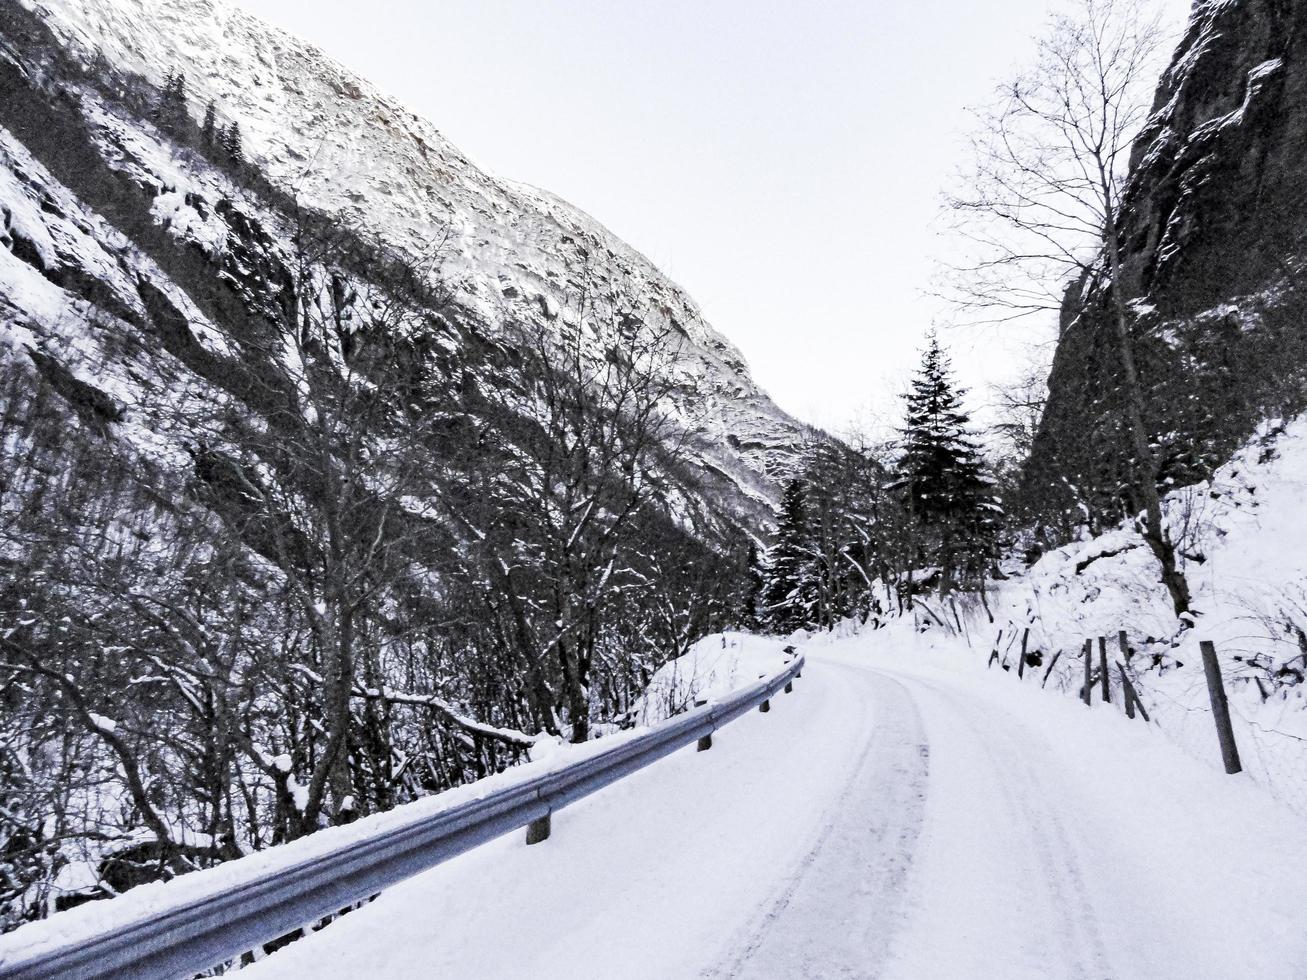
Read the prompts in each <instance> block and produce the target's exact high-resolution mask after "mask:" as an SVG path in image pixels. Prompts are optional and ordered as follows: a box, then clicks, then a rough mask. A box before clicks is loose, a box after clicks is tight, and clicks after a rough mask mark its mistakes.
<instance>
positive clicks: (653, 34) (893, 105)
mask: <svg viewBox="0 0 1307 980" xmlns="http://www.w3.org/2000/svg"><path fill="white" fill-rule="evenodd" d="M241 2H242V3H244V4H245V6H246V7H247V9H249V10H251V11H253V12H254V13H256V14H258V15H260V16H262V17H263V18H265V19H266V20H269V21H271V22H273V23H275V24H278V25H280V26H282V27H284V28H286V29H288V30H290V31H291V32H292V33H295V34H298V35H299V36H301V37H303V38H306V39H307V40H309V41H311V42H313V43H315V44H317V45H318V46H319V47H321V48H322V49H324V50H325V51H326V52H327V53H328V54H330V55H331V56H333V57H334V58H336V59H337V60H338V61H340V62H342V63H344V64H345V65H347V66H349V67H350V68H352V69H354V70H355V71H357V72H359V73H360V74H362V75H364V76H366V77H368V78H370V79H371V80H372V81H373V82H375V83H377V84H378V85H379V86H380V87H381V88H382V89H384V90H385V91H387V92H389V93H390V94H392V95H394V96H396V97H398V98H399V99H400V100H401V101H403V102H405V103H407V104H408V105H409V106H410V107H411V108H412V109H413V110H414V111H415V112H417V113H419V114H421V115H424V116H426V117H427V118H429V119H431V120H432V122H434V123H435V125H436V126H437V128H439V129H440V130H441V131H442V132H443V133H444V134H445V135H446V136H447V137H448V138H449V139H450V140H452V141H453V142H454V143H455V144H456V145H457V146H459V147H460V148H461V149H462V150H463V151H464V152H466V153H467V154H468V155H469V156H470V157H471V158H472V159H473V160H475V161H476V162H477V163H478V164H479V165H481V166H482V167H484V168H485V169H488V170H490V171H491V172H493V173H496V174H499V175H501V176H504V177H511V178H514V179H517V180H522V181H526V182H527V183H531V184H535V185H537V186H540V187H544V188H547V189H549V190H551V191H553V192H554V193H556V194H559V195H560V196H562V197H564V198H566V199H568V200H569V201H571V202H572V203H574V204H576V205H578V206H579V207H581V208H583V209H584V210H586V211H588V212H589V213H590V214H592V215H594V216H595V217H596V218H598V219H599V220H600V221H601V222H603V223H604V224H606V225H607V226H608V227H609V228H611V229H612V230H613V231H614V232H616V233H617V234H618V235H619V236H620V237H622V238H623V239H625V240H626V241H628V242H630V243H631V244H632V245H634V246H635V247H637V248H639V249H640V250H641V251H643V252H644V253H645V254H646V255H648V256H649V257H650V258H651V259H653V261H654V262H655V263H657V264H658V265H659V266H660V267H661V268H662V269H663V270H664V271H665V272H667V273H669V274H670V275H671V276H672V277H673V278H674V279H675V280H677V281H678V282H679V283H680V284H681V285H682V286H684V287H686V288H687V289H688V290H689V292H690V294H691V295H692V296H694V297H695V299H696V300H698V302H699V303H700V305H701V306H702V308H703V311H704V314H705V316H706V317H707V318H708V320H709V321H710V322H711V323H712V324H713V325H714V326H715V327H716V328H717V329H718V330H720V331H721V332H722V333H724V334H726V336H727V337H729V338H730V339H731V340H732V341H734V342H735V343H736V344H737V345H738V346H739V347H740V348H741V349H742V350H743V352H744V355H745V357H746V358H747V359H748V361H749V364H750V365H751V366H752V368H753V371H754V375H755V377H756V378H757V379H758V381H759V382H760V383H761V384H762V385H763V387H765V388H766V389H767V390H768V391H769V392H770V393H771V394H772V396H773V397H774V398H775V399H776V400H777V401H778V402H779V403H780V404H781V405H782V406H783V407H784V408H786V409H788V410H789V411H791V412H792V413H794V414H796V415H798V416H800V417H802V418H805V419H807V420H809V421H812V422H815V423H817V424H819V425H823V426H825V427H827V428H832V429H835V430H842V429H844V428H845V427H846V426H847V425H848V424H849V423H850V422H852V421H855V420H856V421H858V422H861V423H864V424H865V423H866V422H868V421H872V422H874V421H875V420H876V418H875V417H876V416H879V417H880V419H881V421H882V423H883V421H884V420H885V418H886V416H888V415H891V414H894V413H897V404H896V395H897V393H898V391H899V390H901V388H902V386H903V383H904V381H905V379H906V378H907V377H908V376H909V375H910V373H911V371H912V369H913V368H914V366H915V363H916V360H917V351H918V348H919V346H920V344H921V340H922V336H923V334H924V332H925V331H926V330H927V329H928V328H929V327H930V326H931V325H932V323H938V324H939V325H940V326H947V324H948V311H947V310H946V309H944V308H942V307H941V306H940V304H939V303H938V302H937V301H935V300H933V299H931V298H929V297H928V296H926V295H924V293H925V291H926V290H927V289H928V287H929V283H930V279H931V274H932V263H931V256H932V255H933V254H937V253H938V251H939V247H938V241H937V237H936V236H937V234H938V228H937V226H936V222H935V219H936V218H937V216H938V213H939V195H940V192H941V190H942V188H943V187H944V185H945V184H946V182H947V180H948V178H949V176H950V174H951V173H952V172H953V171H954V170H955V169H956V168H957V166H958V165H959V163H960V162H961V161H962V158H963V157H962V155H963V140H962V137H963V135H964V133H965V131H966V127H967V117H966V115H965V111H964V109H965V107H966V106H967V105H971V104H975V103H977V102H980V101H984V100H985V98H986V96H987V94H988V92H989V91H990V90H991V89H992V87H993V84H994V83H995V82H996V81H998V80H999V79H1001V78H1002V77H1003V76H1005V75H1008V74H1010V72H1011V71H1012V69H1013V68H1015V67H1018V66H1020V65H1021V64H1022V63H1024V62H1025V61H1026V60H1028V54H1029V52H1030V51H1031V38H1032V36H1033V35H1035V34H1036V33H1038V32H1039V30H1040V27H1041V25H1042V23H1043V22H1044V19H1045V18H1046V16H1047V13H1048V11H1049V9H1050V8H1051V7H1052V5H1053V0H999V2H990V3H977V2H975V0H897V2H892V3H886V2H874V0H816V2H801V0H789V2H769V0H649V2H626V0H384V2H374V3H371V4H360V3H359V2H358V0H241ZM1166 2H1167V3H1168V4H1170V5H1172V6H1173V7H1174V8H1175V10H1176V12H1177V14H1181V13H1183V12H1184V11H1185V10H1187V8H1188V0H1166ZM1048 329H1049V330H1050V331H1051V327H1048ZM943 337H944V339H945V341H946V343H948V344H949V346H950V347H951V348H952V350H953V354H954V363H955V365H956V367H957V368H958V370H959V373H960V374H961V375H962V378H963V381H964V383H966V384H967V385H969V386H970V387H971V388H972V389H973V394H972V396H971V399H970V401H971V403H972V404H973V407H975V408H977V409H982V410H983V404H984V402H985V400H986V397H985V396H986V393H985V390H984V388H985V385H986V384H987V383H988V382H990V381H996V380H1001V379H1003V378H1005V377H1007V376H1008V374H1009V373H1010V371H1011V369H1012V362H1013V360H1014V358H1015V357H1017V356H1019V352H1020V349H1021V346H1022V340H1021V339H1020V338H1016V337H1012V336H1011V335H1010V334H998V333H996V332H994V331H992V330H985V331H978V330H976V329H975V328H972V329H969V330H967V329H959V330H954V331H950V330H945V331H944V332H943ZM869 416H870V417H869Z"/></svg>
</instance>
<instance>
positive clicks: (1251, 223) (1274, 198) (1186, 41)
mask: <svg viewBox="0 0 1307 980" xmlns="http://www.w3.org/2000/svg"><path fill="white" fill-rule="evenodd" d="M1122 225H1123V240H1124V241H1125V242H1126V243H1127V250H1126V255H1125V259H1126V270H1127V275H1128V279H1127V288H1128V289H1129V291H1130V293H1131V295H1133V296H1134V297H1136V300H1135V309H1136V312H1137V314H1138V319H1137V325H1136V329H1137V334H1138V338H1139V342H1140V346H1141V348H1142V350H1143V358H1142V362H1143V363H1142V367H1143V371H1144V377H1145V381H1146V383H1147V384H1148V386H1149V389H1150V399H1149V401H1150V415H1151V418H1150V424H1151V427H1152V429H1153V432H1154V436H1155V438H1156V439H1157V442H1158V445H1159V447H1160V449H1161V453H1162V457H1163V460H1164V468H1163V473H1162V479H1163V481H1164V482H1165V483H1167V484H1176V483H1183V482H1189V481H1191V480H1193V479H1198V478H1202V477H1204V476H1206V475H1207V474H1208V473H1209V472H1210V471H1211V469H1212V467H1214V466H1215V465H1219V464H1220V463H1221V462H1223V461H1224V460H1225V459H1226V458H1228V456H1229V454H1230V453H1231V452H1232V451H1233V450H1234V448H1235V447H1236V446H1237V445H1238V444H1239V443H1240V442H1241V441H1242V440H1243V439H1245V438H1246V437H1247V435H1248V434H1249V433H1250V432H1251V430H1252V428H1253V426H1254V425H1255V424H1256V422H1257V421H1258V420H1259V419H1262V418H1266V417H1274V416H1276V415H1279V414H1282V413H1287V412H1293V411H1296V410H1299V409H1301V408H1302V406H1303V404H1304V391H1305V390H1307V388H1305V384H1307V326H1305V325H1304V324H1307V319H1305V318H1307V296H1304V294H1303V290H1302V285H1303V264H1304V258H1305V257H1307V3H1303V2H1301V0H1206V2H1201V0H1200V2H1198V3H1197V4H1196V5H1195V7H1194V11H1193V14H1192V16H1191V19H1190V22H1189V25H1188V29H1187V30H1186V32H1185V35H1184V38H1183V40H1182V42H1181V44H1180V46H1179V48H1178V50H1177V51H1176V54H1175V57H1174V59H1173V61H1172V63H1171V66H1170V68H1169V69H1168V70H1167V72H1166V73H1165V75H1164V76H1163V78H1162V79H1161V82H1160V85H1159V88H1158V92H1157V98H1156V102H1155V105H1154V111H1153V115H1152V118H1151V120H1150V122H1149V124H1148V126H1147V127H1146V129H1145V130H1144V132H1143V134H1142V135H1141V137H1140V139H1139V140H1138V141H1137V143H1136V145H1135V147H1134V152H1133V156H1132V161H1131V175H1130V179H1129V183H1128V186H1127V190H1126V195H1125V200H1124V206H1123V213H1122ZM1103 300H1104V298H1103V296H1102V295H1101V294H1100V292H1099V291H1098V290H1096V289H1094V288H1092V287H1091V288H1090V289H1089V293H1088V296H1086V297H1082V296H1081V287H1075V288H1073V289H1072V290H1071V291H1070V293H1069V294H1068V297H1067V303H1066V305H1065V308H1064V315H1063V322H1062V333H1061V338H1060V341H1059V345H1058V350H1057V354H1056V358H1055V362H1054V366H1053V371H1052V375H1051V377H1050V403H1049V407H1048V412H1047V415H1046V418H1045V422H1044V426H1043V431H1042V432H1041V435H1040V438H1039V440H1038V444H1037V446H1036V448H1035V452H1034V455H1033V458H1032V460H1031V464H1030V467H1029V471H1028V478H1029V485H1030V487H1031V489H1032V491H1033V494H1034V496H1035V497H1037V498H1038V499H1039V500H1040V503H1041V505H1042V508H1043V511H1044V514H1043V516H1045V517H1047V518H1050V519H1051V520H1054V521H1055V520H1057V519H1058V516H1057V515H1060V516H1063V517H1065V516H1067V515H1071V514H1073V513H1074V512H1076V511H1081V508H1082V506H1083V507H1084V508H1087V509H1088V510H1089V511H1090V512H1091V513H1092V514H1093V515H1094V516H1095V517H1103V516H1115V515H1117V514H1119V513H1120V510H1121V508H1122V506H1123V505H1124V506H1125V507H1127V508H1130V507H1132V506H1133V502H1131V501H1128V500H1124V501H1123V500H1122V497H1121V492H1120V490H1119V488H1120V487H1122V486H1125V485H1128V482H1129V480H1128V474H1126V473H1125V472H1123V471H1122V470H1121V469H1120V467H1119V465H1118V464H1115V463H1113V462H1112V460H1113V458H1114V457H1117V458H1119V457H1120V456H1121V455H1123V454H1122V453H1120V452H1117V451H1116V450H1117V449H1118V448H1120V447H1123V446H1124V444H1125V443H1124V432H1123V429H1122V427H1121V425H1120V423H1119V414H1120V406H1119V400H1118V393H1117V391H1116V387H1115V384H1114V380H1115V378H1116V377H1117V375H1118V374H1119V366H1118V364H1117V361H1116V358H1115V356H1114V355H1113V354H1112V351H1111V346H1110V344H1109V343H1108V331H1109V329H1110V327H1109V323H1108V319H1107V316H1106V309H1105V306H1104V302H1103Z"/></svg>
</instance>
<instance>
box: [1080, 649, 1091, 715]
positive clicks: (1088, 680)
mask: <svg viewBox="0 0 1307 980" xmlns="http://www.w3.org/2000/svg"><path fill="white" fill-rule="evenodd" d="M1093 672H1094V641H1093V640H1085V689H1084V691H1082V692H1081V697H1082V698H1083V699H1084V702H1085V704H1086V705H1088V704H1090V703H1091V701H1092V700H1093V697H1094V676H1093Z"/></svg>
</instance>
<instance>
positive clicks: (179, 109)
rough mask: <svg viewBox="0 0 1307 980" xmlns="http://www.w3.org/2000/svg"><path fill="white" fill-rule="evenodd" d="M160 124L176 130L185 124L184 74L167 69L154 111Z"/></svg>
mask: <svg viewBox="0 0 1307 980" xmlns="http://www.w3.org/2000/svg"><path fill="white" fill-rule="evenodd" d="M154 117H155V119H156V120H157V121H158V122H159V124H160V125H161V126H164V127H166V128H168V129H172V130H176V129H177V128H178V127H180V126H182V125H184V124H185V122H186V120H187V115H186V75H185V74H183V73H181V72H178V71H175V70H173V69H169V70H168V74H167V76H166V77H165V78H164V80H163V92H162V94H161V95H160V96H159V105H158V108H157V109H156V110H155V113H154Z"/></svg>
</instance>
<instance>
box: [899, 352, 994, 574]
mask: <svg viewBox="0 0 1307 980" xmlns="http://www.w3.org/2000/svg"><path fill="white" fill-rule="evenodd" d="M963 394H964V392H962V391H961V390H959V389H958V388H957V387H956V386H955V385H954V382H953V379H952V375H951V371H950V367H949V363H948V357H947V356H946V355H945V353H944V351H943V349H942V348H941V347H940V345H939V339H938V338H937V337H936V336H935V335H934V334H933V333H932V334H931V335H930V340H929V343H928V344H927V347H926V350H925V352H924V353H923V355H922V360H921V368H920V370H919V371H918V372H917V375H916V377H915V378H914V379H913V381H912V388H911V390H910V391H909V392H908V394H907V395H906V396H905V400H906V402H907V418H906V421H905V423H904V427H903V429H902V430H901V434H902V456H901V457H900V459H899V462H898V479H897V480H896V482H895V483H894V486H895V487H897V488H898V489H899V490H901V492H902V494H903V497H904V503H905V505H906V506H907V508H908V511H909V514H910V515H911V521H912V523H913V525H914V526H915V527H916V529H917V531H918V533H919V535H920V537H919V548H918V557H919V559H921V560H924V561H926V562H933V563H936V564H938V565H940V566H941V569H942V574H941V584H942V586H943V588H945V589H948V588H949V587H951V586H952V585H953V584H955V583H959V582H960V583H962V584H965V583H966V581H967V580H971V581H977V580H979V579H980V578H981V577H982V576H983V575H984V574H985V572H986V571H987V570H988V567H989V564H990V563H991V561H992V558H993V551H994V541H995V537H996V535H997V530H998V523H999V519H1000V517H1001V515H1002V509H1001V508H1000V507H999V505H998V503H997V501H996V500H995V498H994V493H993V483H992V481H991V480H990V479H989V478H988V477H987V476H986V475H985V466H984V460H983V458H982V456H981V452H980V446H979V445H978V444H977V443H976V441H975V439H974V438H973V437H972V435H971V433H970V424H971V418H970V416H969V415H968V414H967V412H966V411H965V410H964V408H963V407H962V395H963Z"/></svg>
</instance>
